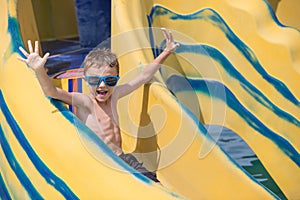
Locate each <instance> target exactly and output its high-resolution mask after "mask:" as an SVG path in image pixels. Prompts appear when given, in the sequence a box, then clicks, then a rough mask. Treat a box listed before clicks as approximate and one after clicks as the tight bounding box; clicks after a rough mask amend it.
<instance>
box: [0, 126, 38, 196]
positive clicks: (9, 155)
mask: <svg viewBox="0 0 300 200" xmlns="http://www.w3.org/2000/svg"><path fill="white" fill-rule="evenodd" d="M0 144H1V148H2V150H3V152H4V155H5V157H6V160H7V161H8V163H9V166H10V167H11V169H12V170H13V171H14V173H15V174H16V176H17V178H18V180H19V181H20V183H21V184H22V186H23V187H24V188H25V190H26V191H27V193H28V195H29V196H30V197H31V198H32V199H43V197H42V196H41V194H40V193H39V192H38V191H37V190H36V189H35V187H34V186H33V184H32V183H31V181H30V179H29V178H28V177H27V176H26V174H25V173H24V171H23V169H22V167H21V166H20V164H19V163H18V161H17V159H16V157H15V155H14V153H13V151H12V150H11V148H10V146H9V143H8V142H7V140H6V137H5V135H4V132H3V130H2V126H1V125H0ZM1 179H2V178H1ZM1 182H3V180H2V181H1ZM0 185H1V188H2V183H1V184H0ZM3 185H4V182H3ZM0 192H1V193H0V195H1V198H2V196H3V197H4V199H5V198H6V199H10V198H9V193H8V191H7V189H6V188H5V185H4V188H3V189H1V190H0Z"/></svg>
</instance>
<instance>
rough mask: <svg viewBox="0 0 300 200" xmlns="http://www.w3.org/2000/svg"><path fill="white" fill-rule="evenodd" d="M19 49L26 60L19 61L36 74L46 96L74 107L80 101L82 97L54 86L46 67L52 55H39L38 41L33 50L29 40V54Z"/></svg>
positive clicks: (20, 58)
mask: <svg viewBox="0 0 300 200" xmlns="http://www.w3.org/2000/svg"><path fill="white" fill-rule="evenodd" d="M19 49H20V51H21V52H22V53H23V54H24V56H25V57H26V58H22V57H18V59H19V60H21V61H22V62H25V63H26V64H27V65H28V66H29V67H30V68H31V69H32V70H33V71H34V72H35V74H36V76H37V78H38V81H39V83H40V85H41V87H42V89H43V92H44V94H45V95H46V96H49V97H52V98H54V99H58V100H61V101H63V102H65V103H67V104H69V105H72V104H74V102H75V103H76V102H78V101H79V100H80V97H77V96H80V95H77V94H75V93H74V94H72V93H69V92H66V91H64V90H62V89H60V88H57V87H55V86H54V85H53V83H52V81H51V79H50V78H49V77H48V75H47V73H46V70H45V67H44V66H45V63H46V61H47V59H48V57H49V55H50V54H49V53H46V54H45V55H44V56H43V57H41V56H40V55H39V46H38V41H35V45H34V49H33V47H32V44H31V41H30V40H28V50H29V53H28V52H27V51H26V50H24V49H23V48H22V47H19Z"/></svg>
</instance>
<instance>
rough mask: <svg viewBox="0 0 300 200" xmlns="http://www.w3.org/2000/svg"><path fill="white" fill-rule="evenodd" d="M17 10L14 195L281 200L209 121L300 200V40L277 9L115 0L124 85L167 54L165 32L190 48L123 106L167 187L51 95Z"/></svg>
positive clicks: (11, 79) (7, 138) (5, 49)
mask: <svg viewBox="0 0 300 200" xmlns="http://www.w3.org/2000/svg"><path fill="white" fill-rule="evenodd" d="M17 3H18V2H17V1H14V0H0V10H1V12H0V44H1V45H0V55H1V63H0V87H1V90H0V105H1V113H0V120H1V127H0V144H1V150H0V188H1V190H0V195H1V196H0V197H1V198H2V199H279V197H278V196H276V195H275V194H274V193H273V192H272V191H270V190H269V189H267V188H266V187H265V186H263V185H262V184H261V183H260V182H258V181H257V180H256V179H255V178H253V177H252V176H251V175H250V174H249V173H248V172H247V171H245V170H244V169H243V168H242V167H240V166H239V165H238V164H237V163H236V162H235V161H234V160H233V159H232V158H230V156H229V155H227V153H226V152H225V151H224V150H223V149H222V148H221V147H219V146H218V145H217V144H216V142H215V140H214V139H213V138H212V137H211V136H210V135H209V134H208V132H209V128H208V130H207V128H206V127H205V126H204V124H213V125H220V126H223V127H227V128H229V129H231V130H233V131H234V132H235V133H237V134H238V135H239V136H240V137H241V138H243V140H244V141H245V142H246V143H247V144H248V145H249V146H250V147H251V149H252V150H253V151H254V152H255V154H256V155H257V157H258V158H259V160H260V161H261V162H262V164H263V165H264V167H265V168H266V170H267V171H268V173H269V174H270V176H271V177H272V178H273V179H274V181H275V182H276V184H277V185H278V186H279V188H280V189H281V190H282V192H283V193H284V195H285V196H286V198H287V199H300V190H299V182H300V170H299V166H300V156H299V150H300V135H299V133H300V114H299V113H300V112H299V111H300V109H299V98H300V91H299V89H298V87H299V84H300V79H299V78H300V77H299V72H300V60H299V58H300V56H299V52H300V49H299V48H300V34H299V31H297V30H296V29H294V28H291V27H285V26H283V25H282V24H280V23H279V22H278V21H277V19H276V18H275V16H274V13H273V12H272V11H271V8H270V7H269V5H268V4H267V3H266V2H265V1H262V0H251V1H240V0H215V1H208V0H201V1H194V0H185V1H179V0H177V1H174V0H153V1H148V0H147V1H140V0H126V1H125V0H112V6H111V7H112V17H111V21H112V34H111V35H112V36H111V44H112V51H114V52H116V54H117V55H118V58H119V62H120V65H121V66H120V67H121V68H120V70H121V79H120V82H121V83H122V82H125V81H127V80H129V79H130V78H131V77H132V76H134V75H135V74H137V73H139V72H140V71H141V70H143V68H144V67H146V65H147V64H149V63H150V62H151V61H152V60H153V59H154V57H155V56H157V55H158V54H159V52H160V51H161V50H162V49H163V46H164V41H163V38H164V37H163V35H162V33H161V31H160V27H165V28H167V29H170V30H172V32H173V35H174V38H175V40H176V42H179V43H180V47H179V48H178V49H177V50H176V52H174V54H173V55H171V56H170V57H169V58H168V59H167V60H166V62H165V63H164V66H162V67H161V69H160V71H159V72H157V74H156V76H155V77H154V78H153V80H152V81H151V82H150V83H149V84H146V85H145V86H143V87H141V88H139V89H138V90H137V91H136V92H134V93H133V94H131V95H129V96H127V97H124V98H122V99H121V100H120V102H119V104H118V111H119V117H120V127H121V131H122V138H123V149H124V151H125V152H133V153H134V154H135V155H136V157H138V159H139V160H142V161H143V162H144V165H145V166H146V167H147V168H148V169H151V170H156V171H157V175H158V179H159V180H160V181H161V183H162V185H163V186H161V185H158V184H155V183H153V182H152V181H150V180H149V179H147V178H145V177H144V176H142V175H140V174H138V173H135V171H134V170H133V169H131V168H130V167H129V166H128V165H127V164H125V163H124V162H123V161H122V160H120V158H119V157H117V156H116V155H114V154H113V153H112V152H111V150H110V149H109V148H108V147H107V146H106V145H105V144H104V143H103V142H102V141H101V140H100V139H99V138H97V137H96V136H95V135H94V134H93V133H92V132H91V131H90V130H89V129H88V128H87V127H85V126H84V125H83V124H82V123H81V122H80V121H79V120H78V119H77V118H76V117H75V116H74V115H73V114H72V113H71V112H70V111H69V110H67V109H66V108H65V106H64V105H63V104H62V103H61V102H59V101H56V100H53V99H50V98H47V97H45V96H44V94H43V92H42V90H41V88H40V86H39V83H38V81H37V78H36V77H35V75H34V73H33V72H32V71H31V70H30V69H29V68H28V67H27V66H26V65H25V64H24V63H21V62H19V61H18V60H17V56H18V54H19V51H18V46H19V45H23V42H22V35H21V33H20V31H19V21H18V16H17ZM32 31H34V30H32ZM216 139H218V138H216Z"/></svg>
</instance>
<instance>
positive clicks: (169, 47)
mask: <svg viewBox="0 0 300 200" xmlns="http://www.w3.org/2000/svg"><path fill="white" fill-rule="evenodd" d="M161 30H162V32H163V34H164V36H165V39H166V48H165V51H168V52H173V51H175V50H176V49H177V47H179V43H175V42H174V38H173V34H172V32H171V31H168V30H166V29H165V28H161Z"/></svg>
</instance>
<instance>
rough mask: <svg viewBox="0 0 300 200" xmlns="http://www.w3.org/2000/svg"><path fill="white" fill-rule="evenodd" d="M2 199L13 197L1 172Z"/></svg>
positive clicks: (6, 199)
mask: <svg viewBox="0 0 300 200" xmlns="http://www.w3.org/2000/svg"><path fill="white" fill-rule="evenodd" d="M0 129H1V130H0V131H2V127H1V125H0ZM0 199H2V200H10V199H12V198H11V196H10V195H9V192H8V190H7V188H6V185H5V183H4V180H3V177H2V175H1V173H0Z"/></svg>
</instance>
